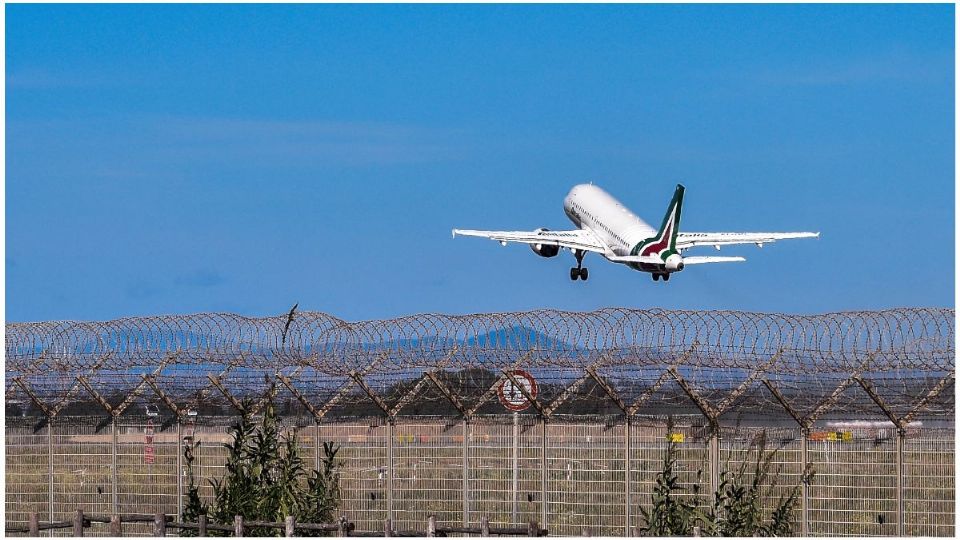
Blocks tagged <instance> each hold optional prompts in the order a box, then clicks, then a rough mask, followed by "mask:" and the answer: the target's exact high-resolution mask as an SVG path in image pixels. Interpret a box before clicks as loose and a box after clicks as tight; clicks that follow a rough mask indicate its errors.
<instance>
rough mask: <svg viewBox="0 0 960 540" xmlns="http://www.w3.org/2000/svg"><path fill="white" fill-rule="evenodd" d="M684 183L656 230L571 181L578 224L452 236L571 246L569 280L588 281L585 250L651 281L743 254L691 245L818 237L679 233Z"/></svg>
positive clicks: (570, 201) (567, 204) (555, 248)
mask: <svg viewBox="0 0 960 540" xmlns="http://www.w3.org/2000/svg"><path fill="white" fill-rule="evenodd" d="M683 191H684V187H683V186H682V185H680V184H677V189H676V191H674V193H673V200H671V201H670V206H669V207H668V208H667V213H666V215H665V216H663V223H662V224H661V225H660V229H659V230H657V229H654V228H653V227H651V226H650V225H648V224H647V223H646V222H645V221H643V220H642V219H640V218H639V217H637V216H636V215H635V214H634V213H633V212H631V211H630V210H628V209H627V207H626V206H624V205H623V204H621V203H620V201H618V200H617V199H615V198H613V196H611V195H610V194H609V193H607V192H606V191H604V190H603V189H601V188H600V187H599V186H595V185H593V184H592V183H590V184H579V185H576V186H574V187H573V188H572V189H571V190H570V193H568V194H567V196H566V198H564V200H563V211H564V213H566V215H567V217H568V218H569V219H570V221H572V222H573V224H574V225H576V226H577V228H576V229H574V230H572V231H551V230H550V229H546V228H540V229H537V230H535V231H474V230H465V229H453V237H454V238H456V237H457V235H460V236H476V237H480V238H489V239H491V240H496V241H497V242H499V243H500V244H501V245H504V246H506V245H507V242H520V243H523V244H528V245H529V246H530V248H531V249H532V250H533V252H534V253H536V254H537V255H539V256H541V257H555V256H556V255H557V254H558V253H560V249H561V248H566V249H569V250H570V251H572V252H573V255H574V257H576V259H577V266H576V267H574V268H571V269H570V279H572V280H573V281H576V280H577V279H581V280H583V281H586V280H587V277H588V275H589V274H588V272H587V269H586V268H584V267H583V258H584V256H586V254H587V253H591V252H592V253H599V254H600V255H602V256H603V257H604V258H605V259H607V260H608V261H610V262H614V263H618V264H625V265H627V266H629V267H630V268H632V269H634V270H638V271H641V272H647V273H649V274H651V277H653V280H654V281H658V280H659V279H661V278H663V281H668V280H669V279H670V275H671V274H674V273H676V272H680V271H682V270H683V269H684V268H685V267H687V266H688V265H692V264H707V263H721V262H743V261H745V260H746V259H744V258H743V257H704V256H699V257H698V256H694V257H685V256H683V251H684V250H687V249H689V248H692V247H700V246H713V247H714V248H716V249H717V250H719V249H720V247H721V246H729V245H735V244H756V245H757V247H761V248H762V247H763V245H764V244H769V243H772V242H775V241H777V240H787V239H791V238H818V237H819V236H820V233H819V232H815V233H813V232H787V233H768V232H762V233H736V232H721V233H704V232H680V230H679V229H680V209H681V207H682V206H683Z"/></svg>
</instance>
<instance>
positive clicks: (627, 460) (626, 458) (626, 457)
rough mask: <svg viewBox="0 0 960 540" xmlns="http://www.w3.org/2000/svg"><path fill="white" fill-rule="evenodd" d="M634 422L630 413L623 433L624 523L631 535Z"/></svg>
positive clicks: (625, 528) (624, 533)
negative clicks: (632, 425) (631, 473)
mask: <svg viewBox="0 0 960 540" xmlns="http://www.w3.org/2000/svg"><path fill="white" fill-rule="evenodd" d="M631 424H633V421H632V420H631V418H630V415H627V424H626V425H625V426H624V435H623V448H624V450H623V452H624V453H623V468H624V478H623V501H624V507H623V515H624V517H625V523H624V532H623V535H624V536H630V521H631V519H630V504H631V502H630V489H631V486H630V480H631V478H630V465H631V463H632V459H631V456H630V451H631V446H632V444H633V443H632V442H631V441H630V435H631V433H630V432H631V431H632V430H631V429H630V426H631Z"/></svg>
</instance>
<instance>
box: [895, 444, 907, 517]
mask: <svg viewBox="0 0 960 540" xmlns="http://www.w3.org/2000/svg"><path fill="white" fill-rule="evenodd" d="M905 436H906V432H905V430H904V429H903V428H899V429H897V536H904V535H905V534H906V530H907V528H906V526H905V524H904V522H903V520H904V516H905V512H904V505H903V443H904V438H905Z"/></svg>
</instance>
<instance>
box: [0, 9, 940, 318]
mask: <svg viewBox="0 0 960 540" xmlns="http://www.w3.org/2000/svg"><path fill="white" fill-rule="evenodd" d="M5 9H6V14H7V25H6V32H7V35H6V39H7V42H6V46H7V50H6V61H7V72H6V90H7V110H6V114H7V117H6V118H7V124H6V129H7V131H6V134H7V147H6V156H7V170H6V299H7V300H6V317H7V320H8V321H30V320H48V319H108V318H115V317H120V316H127V315H145V314H162V313H192V312H199V311H230V312H237V313H241V314H245V315H251V316H260V315H271V314H278V313H283V312H285V311H286V310H287V309H289V307H290V306H291V305H292V304H293V303H294V302H299V303H300V309H302V310H316V311H326V312H329V313H331V314H334V315H336V316H338V317H341V318H345V319H348V320H356V319H367V318H378V317H389V316H396V315H404V314H410V313H418V312H447V313H473V312H486V311H507V310H529V309H536V308H540V307H550V308H558V309H567V310H591V309H596V308H600V307H606V306H628V307H638V308H646V307H663V308H682V309H744V310H752V311H783V312H792V313H815V312H825V311H839V310H855V309H876V308H884V307H895V306H953V299H954V215H953V208H954V172H953V171H954V125H953V123H954V110H953V94H954V60H953V54H954V50H953V43H954V38H953V33H954V27H953V9H954V8H953V6H951V5H909V6H897V5H881V6H876V5H872V6H868V5H845V6H823V5H802V6H784V5H780V6H647V5H634V6H519V5H515V6H348V7H344V6H303V5H296V6H281V5H272V6H254V5H243V6H230V5H208V6H203V5H201V6H197V5H193V6H188V5H161V6H149V5H138V6H118V5H109V6H81V5H8V6H6V8H5ZM585 181H593V182H595V183H597V184H599V185H600V186H602V187H604V188H605V189H607V190H608V191H609V192H611V193H612V194H613V195H614V196H616V197H618V198H619V199H620V200H622V201H623V202H624V203H625V204H627V206H629V207H631V208H632V209H633V210H634V211H635V212H637V213H638V214H640V215H641V216H643V217H645V218H646V219H647V221H650V222H652V223H659V220H660V219H661V218H662V215H663V212H664V210H665V209H666V205H667V203H668V202H669V199H670V196H671V194H672V192H673V187H674V185H675V184H676V183H678V182H682V183H684V184H685V185H686V187H687V193H686V197H685V201H684V212H683V222H682V224H681V228H682V230H690V231H694V230H699V231H764V230H767V231H791V230H820V231H822V238H820V239H819V240H797V241H787V242H781V243H778V244H775V245H770V246H765V247H764V248H763V250H758V249H757V248H756V247H753V246H744V247H740V248H731V249H725V250H724V251H722V252H721V254H725V255H734V254H736V255H744V256H746V257H747V259H748V261H747V262H746V263H740V264H723V265H720V264H718V265H709V266H698V267H691V268H688V269H687V270H686V271H684V272H683V273H681V274H679V275H676V276H674V278H673V279H672V280H671V281H670V282H669V283H667V284H664V283H654V282H653V281H652V280H651V279H650V277H649V275H647V274H641V273H638V272H633V271H630V270H629V269H627V268H626V267H623V266H619V265H612V264H608V263H605V262H602V261H601V260H599V259H598V257H596V256H593V257H591V256H588V257H587V259H586V261H585V266H587V267H589V269H590V280H589V281H588V282H587V283H583V282H576V283H573V282H571V281H570V279H569V276H568V269H569V268H570V266H571V265H572V264H573V262H574V261H573V257H572V256H571V255H570V254H568V253H565V254H563V255H562V256H561V257H557V258H553V259H542V258H539V257H537V256H535V255H534V254H533V253H532V252H531V251H530V250H529V249H528V248H526V247H524V246H510V247H506V248H502V247H500V246H499V245H497V244H495V243H493V242H489V241H484V240H480V239H471V238H458V239H456V240H453V239H451V237H450V229H451V228H453V227H461V228H489V229H506V230H510V229H521V230H522V229H533V228H536V227H549V228H551V229H562V228H568V227H569V226H570V224H569V223H568V222H567V221H566V218H565V217H564V215H563V212H562V199H563V197H564V195H565V194H566V192H567V191H568V190H569V188H570V187H571V186H572V185H574V184H576V183H581V182H585ZM689 253H691V254H694V253H693V252H692V251H691V252H689ZM713 253H714V252H713V250H711V249H703V250H701V251H700V252H699V254H702V255H710V254H713Z"/></svg>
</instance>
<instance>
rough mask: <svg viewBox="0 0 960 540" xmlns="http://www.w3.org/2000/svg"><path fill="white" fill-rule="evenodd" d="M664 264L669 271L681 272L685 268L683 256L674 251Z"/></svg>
mask: <svg viewBox="0 0 960 540" xmlns="http://www.w3.org/2000/svg"><path fill="white" fill-rule="evenodd" d="M664 266H666V268H667V271H668V272H679V271H681V270H683V257H681V256H680V255H677V254H676V253H674V254H673V255H671V256H669V257H667V260H666V261H664Z"/></svg>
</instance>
